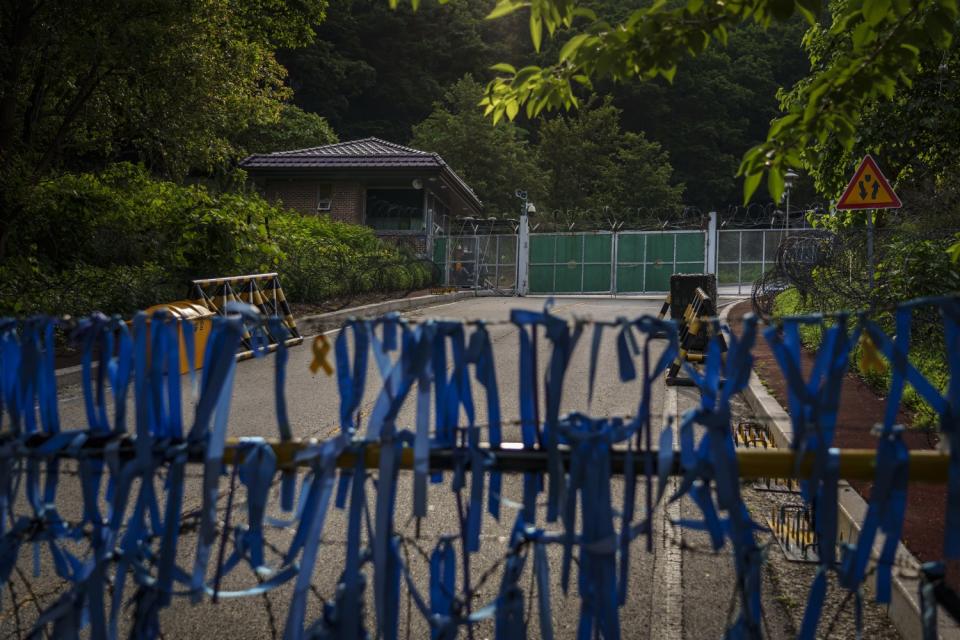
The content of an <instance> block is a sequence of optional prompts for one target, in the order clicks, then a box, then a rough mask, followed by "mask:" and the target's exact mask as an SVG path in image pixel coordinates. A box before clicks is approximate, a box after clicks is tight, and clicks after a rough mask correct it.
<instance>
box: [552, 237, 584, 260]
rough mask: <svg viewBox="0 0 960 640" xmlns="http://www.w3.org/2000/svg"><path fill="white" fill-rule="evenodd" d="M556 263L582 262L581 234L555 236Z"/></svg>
mask: <svg viewBox="0 0 960 640" xmlns="http://www.w3.org/2000/svg"><path fill="white" fill-rule="evenodd" d="M556 240H557V260H556V262H557V264H563V263H570V262H576V263H580V262H583V235H581V234H577V235H575V236H556Z"/></svg>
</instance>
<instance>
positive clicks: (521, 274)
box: [517, 211, 530, 296]
mask: <svg viewBox="0 0 960 640" xmlns="http://www.w3.org/2000/svg"><path fill="white" fill-rule="evenodd" d="M518 232H519V235H518V237H517V295H518V296H525V295H527V292H528V291H529V290H530V286H529V282H528V280H529V277H528V272H529V265H530V216H528V215H527V212H526V211H524V212H523V213H522V214H520V229H519V230H518Z"/></svg>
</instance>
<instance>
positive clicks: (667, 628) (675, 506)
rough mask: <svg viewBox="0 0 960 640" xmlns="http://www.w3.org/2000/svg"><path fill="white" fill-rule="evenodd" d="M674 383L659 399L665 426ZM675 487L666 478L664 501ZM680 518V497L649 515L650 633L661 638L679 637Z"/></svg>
mask: <svg viewBox="0 0 960 640" xmlns="http://www.w3.org/2000/svg"><path fill="white" fill-rule="evenodd" d="M677 405H678V396H677V389H676V387H666V391H665V396H664V401H663V421H662V423H661V427H660V428H661V429H663V427H664V426H666V424H667V421H668V420H669V419H670V417H671V416H675V415H676V414H677ZM677 427H678V425H676V424H674V432H673V446H674V447H676V446H677V435H678V432H677ZM676 489H677V479H676V478H670V479H669V480H668V482H667V487H666V489H665V491H664V501H666V500H667V499H669V497H670V496H671V495H673V493H674V492H675V491H676ZM679 519H680V501H679V500H678V501H676V502H670V503H666V502H665V504H664V505H663V506H662V507H661V508H660V509H659V510H657V511H656V514H655V516H654V519H653V531H654V535H655V547H654V557H653V592H652V597H651V612H650V637H652V638H659V639H662V640H680V639H681V638H682V637H683V622H682V621H683V577H682V570H683V551H682V550H681V549H680V547H679V546H678V545H677V544H675V543H674V542H673V539H674V538H675V537H676V536H678V535H679V527H675V526H674V525H672V524H671V523H670V521H671V520H672V521H674V522H676V521H678V520H679Z"/></svg>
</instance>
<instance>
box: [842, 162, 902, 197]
mask: <svg viewBox="0 0 960 640" xmlns="http://www.w3.org/2000/svg"><path fill="white" fill-rule="evenodd" d="M901 206H903V205H902V203H901V202H900V198H898V197H897V194H896V193H894V192H893V187H891V186H890V183H889V182H888V181H887V179H886V177H885V176H884V175H883V173H882V172H881V171H880V167H878V166H877V162H876V160H874V159H873V156H871V155H870V154H867V155H865V156H864V157H863V160H862V161H861V162H860V166H859V167H857V171H856V173H854V174H853V180H851V181H850V184H848V185H847V188H846V189H845V190H844V192H843V195H842V196H840V202H838V203H837V209H899V208H900V207H901Z"/></svg>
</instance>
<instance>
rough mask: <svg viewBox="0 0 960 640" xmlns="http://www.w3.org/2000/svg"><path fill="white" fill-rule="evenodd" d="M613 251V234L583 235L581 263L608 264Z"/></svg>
mask: <svg viewBox="0 0 960 640" xmlns="http://www.w3.org/2000/svg"><path fill="white" fill-rule="evenodd" d="M612 251H613V234H609V233H605V234H602V235H585V236H584V237H583V261H584V262H592V263H599V264H606V265H609V264H610V255H611V253H612Z"/></svg>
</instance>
